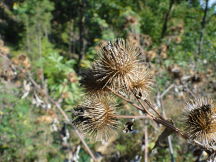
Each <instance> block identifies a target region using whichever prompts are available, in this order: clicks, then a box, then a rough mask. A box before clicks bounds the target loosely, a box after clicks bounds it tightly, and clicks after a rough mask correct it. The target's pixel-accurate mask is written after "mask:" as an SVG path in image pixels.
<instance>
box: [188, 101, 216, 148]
mask: <svg viewBox="0 0 216 162" xmlns="http://www.w3.org/2000/svg"><path fill="white" fill-rule="evenodd" d="M185 110H186V113H185V120H184V125H185V127H186V128H185V132H186V134H187V135H188V136H189V138H190V139H192V140H193V139H195V140H197V141H199V142H201V143H202V144H203V145H205V146H206V145H207V146H210V145H211V144H212V143H215V142H216V107H215V105H213V102H212V100H210V99H207V98H199V99H195V100H191V101H190V102H188V104H187V106H186V109H185Z"/></svg>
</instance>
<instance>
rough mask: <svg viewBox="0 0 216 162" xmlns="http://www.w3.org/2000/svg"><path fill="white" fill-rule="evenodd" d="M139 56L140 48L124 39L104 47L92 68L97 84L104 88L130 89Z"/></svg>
mask: <svg viewBox="0 0 216 162" xmlns="http://www.w3.org/2000/svg"><path fill="white" fill-rule="evenodd" d="M138 54H139V50H138V48H136V47H134V46H132V45H131V44H130V43H129V42H127V41H125V40H123V39H117V40H116V41H115V42H108V43H107V44H106V45H104V46H102V47H101V55H100V58H99V60H97V61H96V62H95V63H94V64H93V67H92V69H93V71H94V72H95V77H96V79H97V82H98V83H99V82H100V84H101V85H104V86H103V87H105V86H110V87H112V88H116V89H118V88H120V87H125V88H129V87H130V86H131V80H132V77H133V76H134V73H135V70H134V69H136V68H137V66H138V58H137V56H138Z"/></svg>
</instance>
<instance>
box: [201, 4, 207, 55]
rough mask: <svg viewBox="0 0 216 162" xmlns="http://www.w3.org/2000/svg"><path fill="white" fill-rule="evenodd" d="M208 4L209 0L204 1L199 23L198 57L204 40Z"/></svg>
mask: <svg viewBox="0 0 216 162" xmlns="http://www.w3.org/2000/svg"><path fill="white" fill-rule="evenodd" d="M208 4H209V0H206V2H205V10H204V15H203V18H202V21H201V29H200V37H199V43H198V55H200V54H201V53H202V46H203V38H204V32H205V26H206V19H207V14H208Z"/></svg>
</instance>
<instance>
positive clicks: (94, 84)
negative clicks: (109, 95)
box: [80, 69, 109, 96]
mask: <svg viewBox="0 0 216 162" xmlns="http://www.w3.org/2000/svg"><path fill="white" fill-rule="evenodd" d="M81 76H82V79H81V80H80V83H81V85H82V86H83V87H84V88H85V90H86V91H87V93H90V95H92V94H94V95H97V96H98V95H99V96H100V95H104V94H105V93H106V92H108V91H109V90H108V89H107V88H106V87H105V86H104V85H105V84H106V83H105V82H100V81H98V79H97V75H96V73H95V72H94V71H93V70H92V69H87V70H85V71H83V72H82V74H81Z"/></svg>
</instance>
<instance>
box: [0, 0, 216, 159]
mask: <svg viewBox="0 0 216 162" xmlns="http://www.w3.org/2000/svg"><path fill="white" fill-rule="evenodd" d="M116 38H124V39H127V40H129V41H130V42H131V43H132V44H134V46H137V47H139V48H140V49H141V52H142V53H141V58H142V59H143V60H144V61H145V62H146V64H147V65H148V66H149V68H150V69H151V71H152V75H153V76H154V87H153V89H152V92H151V94H150V99H151V100H152V101H153V102H155V103H156V104H157V106H158V108H159V109H160V111H161V112H163V114H164V115H165V116H167V117H168V118H169V119H173V121H174V123H175V124H176V125H177V126H178V127H180V128H181V124H180V122H178V121H180V120H181V117H182V116H181V114H182V110H183V108H184V104H185V101H187V100H188V99H189V98H191V97H194V96H208V97H211V98H213V99H215V96H216V93H215V92H216V77H215V76H216V74H215V70H216V1H215V0H139V1H138V0H124V1H119V0H1V1H0V54H1V55H0V161H2V162H6V161H11V162H12V161H13V162H15V161H19V162H20V161H39V162H46V161H53V162H61V161H68V162H71V161H80V162H86V161H91V156H90V155H89V154H88V152H87V151H86V148H85V147H83V145H82V144H81V142H80V139H79V138H78V136H77V135H76V134H75V132H74V130H73V129H71V128H70V126H68V125H67V124H65V122H64V119H63V117H62V116H61V114H60V113H59V111H58V110H57V109H55V107H56V105H55V104H53V103H52V102H51V101H50V98H49V97H52V98H53V99H54V100H55V101H56V102H57V103H58V104H60V105H61V107H62V109H63V110H64V111H65V112H66V114H67V115H68V116H69V117H70V118H71V119H72V114H73V113H72V110H73V108H74V106H76V105H77V104H79V103H80V102H81V100H82V97H83V94H84V90H83V88H82V87H81V86H80V84H79V80H80V78H81V76H80V73H81V72H82V69H86V68H89V67H90V66H91V63H92V61H93V60H94V59H95V58H96V57H97V55H96V54H97V52H98V51H99V50H100V47H99V44H100V43H103V42H105V41H109V40H114V39H116ZM17 66H19V67H21V68H17ZM26 76H27V77H26ZM32 80H33V81H35V82H36V83H37V85H38V86H39V88H37V86H36V85H35V84H34V83H33V81H32ZM47 94H49V97H48V96H47ZM117 103H118V106H119V110H118V111H119V112H120V113H121V114H125V110H127V112H130V113H131V114H137V113H138V112H136V111H134V110H133V109H131V108H130V105H128V104H126V103H125V102H123V101H121V100H117ZM128 122H131V123H132V125H133V131H129V133H124V132H128V131H125V129H126V127H127V126H128V125H127V124H126V123H128ZM125 124H126V125H125ZM163 129H164V128H163V127H160V126H158V125H156V124H155V123H153V122H150V121H145V120H135V121H131V120H126V119H125V120H122V125H121V126H120V128H119V129H118V130H117V132H118V133H117V134H116V135H114V136H113V137H111V138H110V139H109V140H108V141H107V142H104V143H101V142H93V141H91V140H89V139H86V142H87V144H88V145H89V147H90V148H91V150H92V152H94V153H95V156H96V157H97V158H98V159H102V161H131V162H138V161H144V157H145V155H144V148H148V156H147V158H148V161H156V162H167V161H173V162H174V161H177V162H183V161H184V162H187V161H188V162H190V161H199V160H202V159H205V157H206V153H205V152H203V151H201V150H199V149H198V148H196V147H195V146H192V145H188V144H187V143H186V142H185V141H184V140H183V139H181V138H180V137H177V136H176V135H173V136H171V137H170V139H169V142H168V141H167V139H163V140H162V141H160V144H158V145H157V147H156V148H155V149H154V150H152V148H153V147H154V145H155V142H156V141H157V138H158V135H159V134H160V133H161V132H162V131H163ZM145 139H147V140H145ZM146 142H147V143H146Z"/></svg>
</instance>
